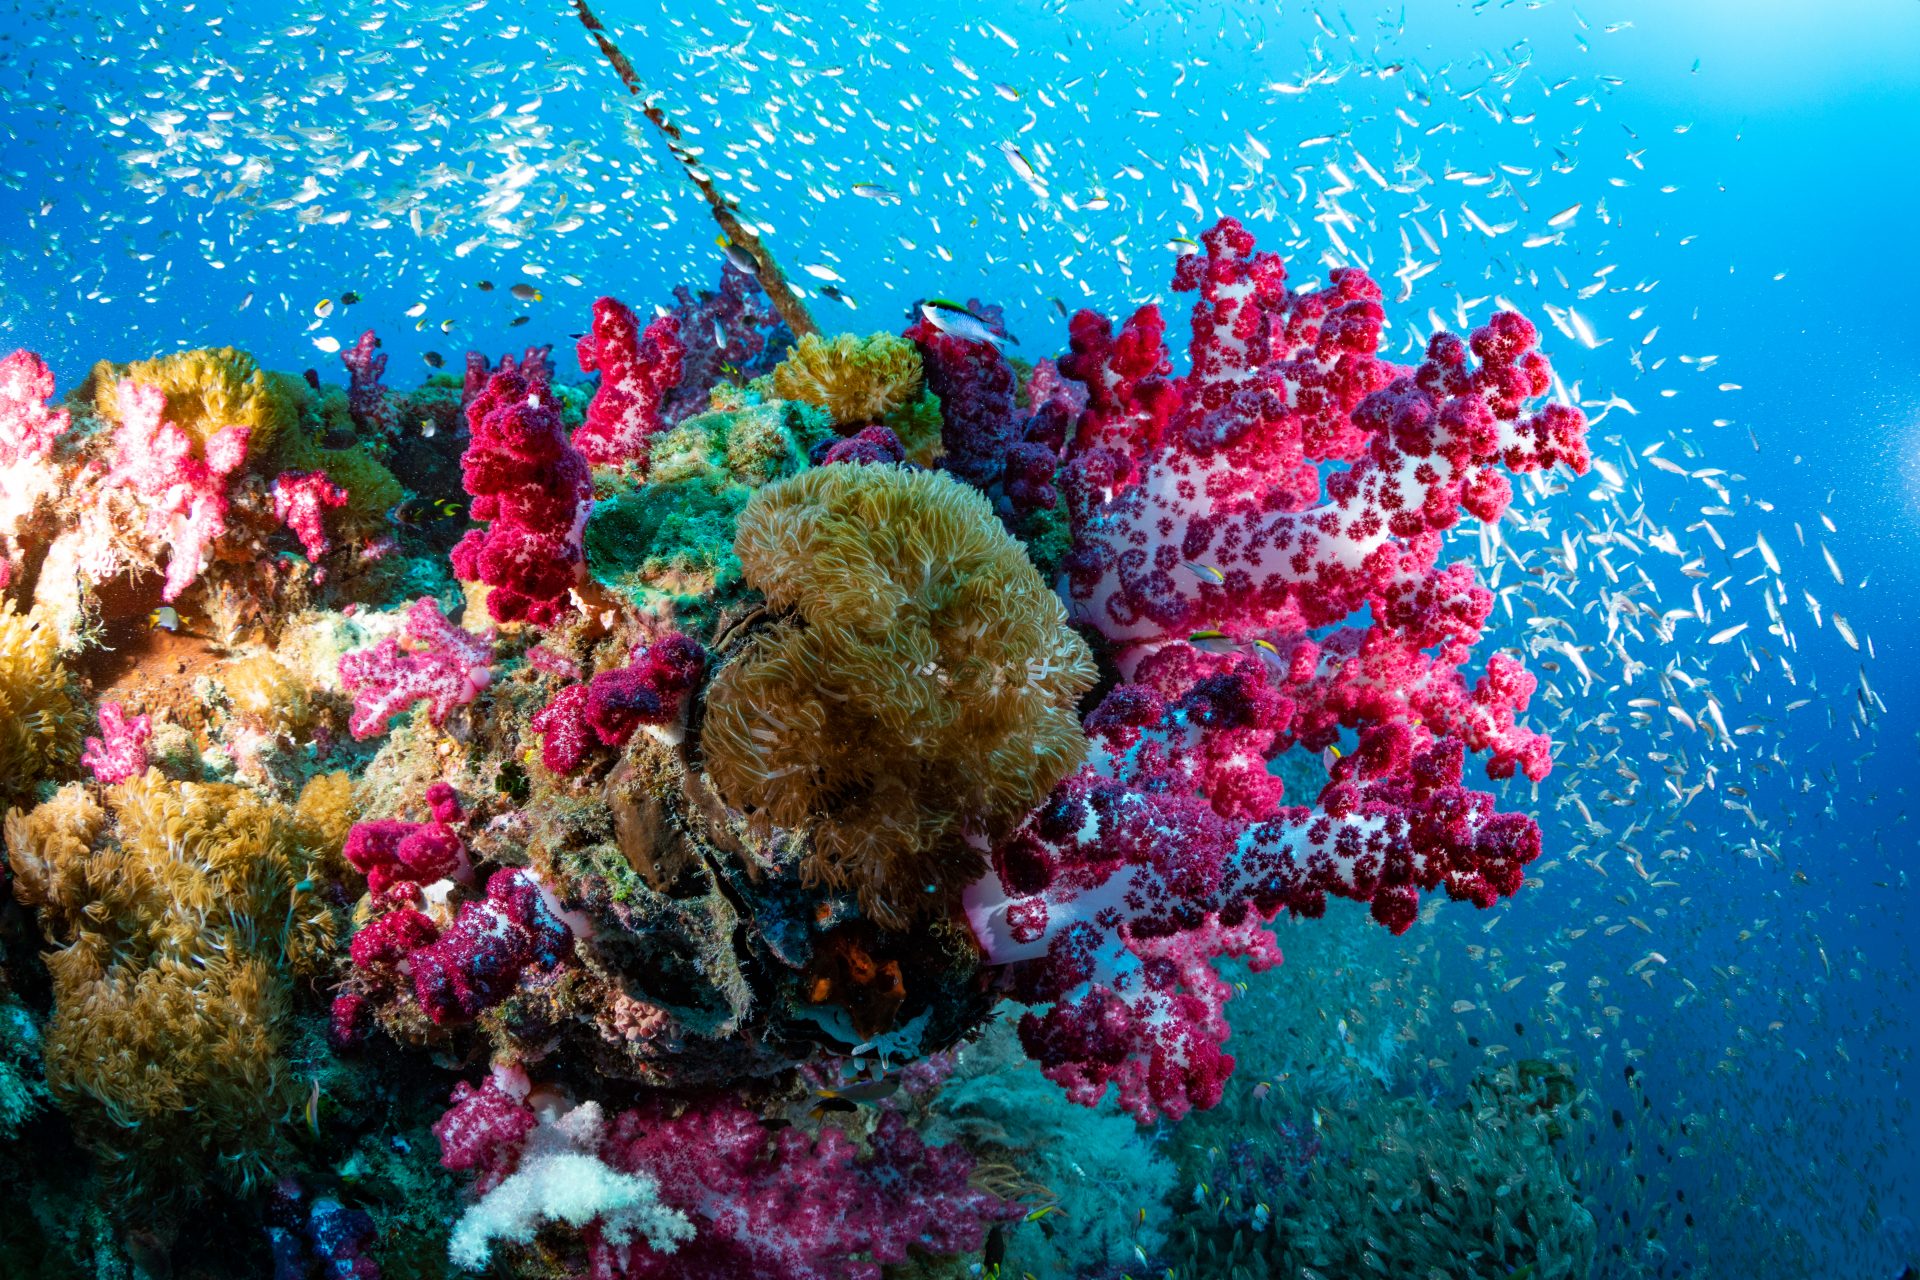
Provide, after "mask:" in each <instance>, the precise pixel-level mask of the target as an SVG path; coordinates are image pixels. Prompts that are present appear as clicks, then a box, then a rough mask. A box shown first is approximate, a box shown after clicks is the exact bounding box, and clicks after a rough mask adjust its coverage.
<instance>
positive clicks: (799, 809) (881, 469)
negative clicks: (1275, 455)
mask: <svg viewBox="0 0 1920 1280" xmlns="http://www.w3.org/2000/svg"><path fill="white" fill-rule="evenodd" d="M735 550H736V552H737V553H738V555H739V557H740V562H741V564H742V566H743V568H744V571H745V574H746V577H747V580H748V581H749V582H750V583H751V584H752V585H754V586H755V587H757V588H758V589H759V590H760V591H762V592H763V593H764V594H765V595H766V598H767V604H768V607H769V608H770V609H772V610H774V611H776V615H777V616H779V617H780V619H781V620H780V621H779V622H778V623H777V624H776V625H775V626H773V627H772V628H771V629H769V630H766V631H764V632H762V633H760V634H759V635H757V636H755V637H754V638H753V639H751V640H750V641H749V642H748V645H747V648H746V649H745V651H744V652H742V653H741V654H740V655H739V656H738V657H737V658H735V659H734V660H733V661H732V662H730V663H729V664H728V665H727V666H725V667H724V668H723V669H722V670H721V671H720V673H719V675H718V676H717V677H716V678H715V680H714V683H713V685H712V686H711V688H710V691H709V694H708V699H707V712H706V719H705V723H704V726H703V729H702V734H703V738H702V741H703V746H704V750H705V752H706V758H707V767H708V770H709V771H710V773H711V774H712V776H713V779H714V782H715V783H716V785H717V786H718V787H719V788H720V791H721V794H722V795H724V796H725V797H726V798H727V800H728V801H729V803H731V804H733V805H734V806H735V807H736V808H739V809H743V810H747V811H749V812H753V813H755V814H756V816H758V817H759V818H760V819H761V820H763V821H771V822H773V823H775V824H777V825H779V826H781V827H785V828H789V829H794V830H805V831H807V832H809V833H810V834H811V836H812V850H811V853H810V855H809V857H808V862H807V869H808V871H809V873H810V874H811V875H812V876H813V877H815V878H817V879H819V880H822V881H824V882H826V883H827V884H829V885H833V886H836V887H844V888H851V889H854V890H856V891H857V893H858V894H859V897H860V902H861V906H862V908H863V909H864V910H865V911H866V912H867V913H868V914H869V915H871V916H873V917H874V919H876V920H878V921H880V922H882V923H883V924H885V923H901V922H904V921H906V920H909V919H912V918H913V917H915V916H918V915H921V914H924V913H925V912H926V911H928V910H931V909H933V908H935V907H937V906H938V905H939V904H940V903H941V902H943V901H944V900H945V898H946V897H947V895H949V894H950V892H951V891H953V890H957V889H958V888H959V887H960V886H962V885H964V884H966V883H967V882H968V881H969V880H971V879H973V878H974V877H976V876H977V875H978V873H979V871H980V868H981V867H982V866H983V865H984V864H983V862H982V859H981V856H980V854H979V852H978V851H977V850H976V849H975V848H974V847H973V846H972V845H970V844H969V843H968V837H969V836H973V835H976V834H979V835H988V834H992V833H994V832H997V831H1001V830H1004V829H1005V828H1006V827H1008V826H1010V825H1011V824H1012V823H1013V822H1017V821H1018V819H1019V817H1020V815H1021V814H1022V813H1024V812H1025V810H1026V809H1027V808H1028V807H1029V806H1031V805H1032V804H1033V803H1034V802H1035V801H1036V800H1038V799H1039V798H1040V797H1041V796H1042V795H1044V794H1045V793H1046V790H1047V788H1049V787H1050V786H1052V784H1053V783H1054V782H1056V781H1058V780H1059V779H1060V778H1061V777H1062V776H1064V775H1065V774H1066V772H1067V771H1068V770H1070V769H1072V768H1073V767H1074V766H1075V765H1076V764H1078V763H1079V760H1080V757H1081V754H1082V752H1083V750H1084V746H1085V743H1084V739H1083V738H1082V737H1081V733H1080V726H1079V722H1078V719H1077V717H1076V713H1075V704H1076V703H1077V701H1078V699H1079V697H1080V695H1081V694H1083V693H1085V692H1086V691H1087V689H1088V688H1090V687H1091V686H1092V684H1093V680H1094V668H1093V661H1092V657H1091V655H1090V654H1089V653H1088V651H1087V647H1086V645H1085V644H1084V643H1083V642H1082V641H1081V640H1080V638H1079V637H1078V636H1076V635H1074V634H1073V632H1072V631H1070V630H1069V629H1068V628H1067V625H1066V610H1065V609H1064V607H1063V606H1062V605H1061V603H1060V601H1059V599H1058V597H1056V596H1055V595H1054V594H1053V593H1052V592H1050V591H1048V590H1047V588H1046V586H1045V584H1043V583H1042V582H1041V581H1040V576H1039V574H1038V573H1036V572H1035V570H1034V568H1033V566H1032V565H1031V564H1030V563H1029V562H1028V561H1027V559H1026V556H1025V555H1024V554H1023V553H1022V552H1021V550H1020V546H1019V544H1018V543H1016V542H1014V541H1013V539H1012V538H1010V537H1009V536H1007V534H1006V532H1005V531H1004V530H1003V529H1002V528H1001V526H1000V522H999V521H998V520H997V519H995V518H994V515H993V510H992V508H991V507H990V506H989V505H988V503H987V501H986V499H984V498H982V497H981V496H980V495H979V494H978V493H977V492H975V491H974V490H972V489H969V488H967V487H966V486H964V485H962V484H960V483H958V482H957V481H955V480H953V479H952V478H951V477H948V476H944V475H940V474H937V473H933V472H914V471H908V470H905V469H903V468H900V467H895V466H832V467H820V468H816V469H815V470H812V471H808V472H805V473H803V474H801V475H799V476H796V477H794V478H793V479H791V480H784V481H781V482H779V483H777V484H773V485H769V486H767V487H766V488H765V489H762V490H761V491H760V492H759V493H758V494H756V495H755V496H754V499H753V501H752V502H751V503H749V504H748V506H747V509H746V511H745V512H744V513H743V514H742V516H741V518H740V529H739V536H738V538H737V539H736V542H735Z"/></svg>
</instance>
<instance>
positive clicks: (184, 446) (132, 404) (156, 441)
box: [107, 380, 250, 601]
mask: <svg viewBox="0 0 1920 1280" xmlns="http://www.w3.org/2000/svg"><path fill="white" fill-rule="evenodd" d="M166 407H167V397H166V394H165V393H164V392H162V391H161V390H160V389H159V388H158V387H154V386H149V385H147V384H145V383H137V382H133V381H131V380H126V381H122V382H121V383H120V386H119V408H120V426H119V428H118V429H116V430H115V431H114V433H113V444H114V457H113V470H112V472H111V473H110V474H109V475H108V476H107V484H108V485H109V486H112V485H116V484H124V485H126V486H128V487H129V488H131V489H132V490H133V492H134V493H136V494H138V495H139V496H140V498H141V499H142V501H143V502H144V504H145V506H146V512H147V534H148V536H149V537H153V538H157V539H159V540H161V541H162V542H164V543H165V544H166V546H167V547H168V558H167V571H166V582H165V584H164V585H163V586H162V588H161V591H160V598H161V599H163V600H167V601H173V600H177V599H179V598H180V593H181V592H183V591H185V590H186V589H187V588H188V587H190V586H192V585H193V583H194V580H195V579H197V578H198V577H199V576H200V571H201V570H202V569H204V568H205V567H206V562H207V555H208V553H209V551H210V550H211V549H212V547H213V544H214V543H215V542H217V541H219V539H220V536H221V535H222V534H224V533H225V532H226V531H227V483H228V477H229V476H231V475H232V474H233V473H234V472H236V471H238V470H239V469H240V466H241V464H242V463H243V462H245V461H246V457H247V438H248V435H249V434H250V433H249V429H248V428H246V427H240V426H234V427H223V428H221V429H220V430H219V431H217V432H215V433H214V434H213V435H212V436H211V437H209V438H208V439H207V442H206V445H205V447H204V448H203V449H202V451H201V456H199V457H195V456H194V450H193V439H192V437H190V436H188V435H187V433H186V432H184V431H182V430H181V429H180V428H178V427H176V426H174V425H173V424H172V423H169V422H166V421H164V420H163V418H162V415H163V414H164V413H165V412H166Z"/></svg>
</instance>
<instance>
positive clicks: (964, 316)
mask: <svg viewBox="0 0 1920 1280" xmlns="http://www.w3.org/2000/svg"><path fill="white" fill-rule="evenodd" d="M920 314H921V315H923V316H925V317H926V320H927V323H928V324H930V325H932V326H933V327H934V328H936V329H938V330H939V331H940V332H942V333H944V334H946V335H948V336H949V337H954V338H958V339H960V340H961V341H962V342H983V343H985V344H987V345H988V346H990V347H1002V346H1004V345H1006V343H1007V342H1008V341H1009V340H1010V335H1008V334H1003V333H1000V332H999V331H998V330H996V329H994V328H993V326H992V325H989V324H988V323H987V322H986V321H985V320H982V319H981V318H980V317H979V316H977V315H975V314H974V313H973V312H972V311H970V310H968V309H967V308H966V307H963V306H961V305H960V304H959V303H957V302H949V301H948V300H947V299H945V298H930V299H928V300H927V301H925V302H923V303H921V304H920Z"/></svg>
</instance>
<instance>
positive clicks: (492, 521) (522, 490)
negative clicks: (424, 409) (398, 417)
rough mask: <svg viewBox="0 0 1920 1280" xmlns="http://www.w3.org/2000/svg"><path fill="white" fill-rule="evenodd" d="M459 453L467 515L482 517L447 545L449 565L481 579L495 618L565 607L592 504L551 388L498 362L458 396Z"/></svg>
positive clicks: (548, 613) (550, 616)
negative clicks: (463, 440)
mask: <svg viewBox="0 0 1920 1280" xmlns="http://www.w3.org/2000/svg"><path fill="white" fill-rule="evenodd" d="M467 425H468V427H469V429H470V432H471V435H470V438H469V442H468V444H467V451H466V453H465V454H463V455H462V456H461V459H460V469H461V478H462V482H463V483H464V485H465V486H466V490H467V493H468V494H469V495H470V496H471V497H472V498H473V506H472V515H473V518H474V519H475V520H483V521H486V522H487V526H486V528H484V529H470V530H468V531H467V533H466V534H465V536H463V537H462V538H461V539H460V541H459V543H458V544H456V545H455V547H454V548H453V555H452V559H453V571H454V573H455V574H457V575H458V576H459V577H460V578H461V580H462V581H466V582H482V583H485V584H486V585H487V587H488V588H489V589H488V591H487V612H488V613H490V614H491V615H492V616H493V619H494V621H496V622H531V623H534V624H535V625H538V626H549V625H552V624H553V623H554V622H557V621H558V620H559V619H560V618H561V617H563V616H565V615H566V614H567V613H568V612H569V611H570V610H571V609H572V603H571V592H572V590H573V587H574V586H575V585H576V584H577V583H578V582H579V581H580V577H581V574H582V572H583V571H584V568H585V564H586V557H585V555H584V553H583V552H582V551H581V546H580V536H581V531H582V530H583V529H584V528H585V527H586V519H587V513H588V511H589V510H590V509H591V508H592V505H593V484H592V481H591V479H590V477H589V473H588V467H587V460H586V458H585V457H583V456H582V455H581V453H580V451H579V450H578V449H576V448H574V446H573V444H572V443H571V442H570V441H569V440H568V439H567V433H566V428H565V425H564V424H563V423H562V421H561V417H560V407H559V404H558V402H557V401H556V400H555V399H554V396H553V392H552V389H551V388H550V387H549V386H548V385H547V383H546V382H545V381H544V380H543V379H541V378H538V377H530V376H528V374H527V373H526V371H525V369H524V368H521V369H515V370H503V371H501V372H498V373H495V374H494V375H493V376H492V377H491V378H489V379H488V380H487V388H486V390H485V391H483V392H482V393H481V394H480V395H478V396H476V397H475V398H474V400H473V402H472V403H471V404H469V405H468V406H467Z"/></svg>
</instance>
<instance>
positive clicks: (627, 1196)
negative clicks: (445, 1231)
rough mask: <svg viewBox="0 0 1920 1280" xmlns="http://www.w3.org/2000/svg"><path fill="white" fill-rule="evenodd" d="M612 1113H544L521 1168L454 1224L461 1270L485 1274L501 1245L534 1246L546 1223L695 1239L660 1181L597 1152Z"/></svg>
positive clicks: (671, 1242) (625, 1237)
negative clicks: (663, 1196)
mask: <svg viewBox="0 0 1920 1280" xmlns="http://www.w3.org/2000/svg"><path fill="white" fill-rule="evenodd" d="M605 1125H606V1116H605V1115H604V1113H602V1111H601V1110H600V1104H599V1103H597V1102H584V1103H581V1104H580V1105H579V1106H577V1107H574V1108H572V1109H571V1110H568V1111H565V1112H560V1111H559V1109H558V1107H557V1106H555V1107H551V1108H543V1109H542V1110H541V1117H540V1125H539V1127H538V1128H536V1129H535V1130H534V1131H533V1132H532V1133H531V1134H529V1135H528V1137H527V1143H526V1146H525V1148H523V1149H522V1151H521V1153H520V1162H519V1167H518V1168H517V1169H515V1171H514V1172H513V1173H512V1174H511V1175H509V1176H508V1177H507V1179H506V1180H505V1181H503V1182H502V1183H500V1185H499V1186H497V1187H495V1188H494V1189H493V1190H491V1191H489V1192H488V1193H487V1194H486V1195H485V1196H483V1197H482V1198H481V1199H480V1201H479V1202H478V1203H476V1204H475V1205H474V1206H473V1207H472V1208H470V1209H468V1210H467V1211H466V1213H465V1214H464V1215H462V1216H461V1218H460V1221H459V1222H457V1223H456V1224H454V1228H453V1236H452V1238H451V1239H450V1240H449V1241H448V1242H447V1256H448V1257H449V1258H451V1259H452V1261H453V1264H454V1265H455V1266H457V1267H462V1268H465V1269H466V1270H469V1271H478V1270H480V1269H481V1268H483V1267H485V1266H486V1265H487V1263H488V1261H489V1260H490V1259H491V1257H492V1256H493V1246H494V1244H495V1243H496V1242H501V1241H504V1242H507V1243H510V1244H527V1243H529V1242H531V1241H532V1240H533V1237H534V1234H535V1233H536V1232H537V1231H539V1229H540V1227H541V1225H542V1224H544V1223H548V1222H564V1223H567V1224H569V1225H570V1226H575V1227H585V1226H587V1225H588V1224H590V1223H591V1224H595V1225H597V1226H598V1227H599V1230H600V1235H601V1237H602V1238H603V1239H605V1240H606V1241H607V1242H608V1243H609V1244H613V1245H624V1244H627V1243H629V1242H631V1241H632V1240H633V1238H634V1237H635V1235H640V1236H644V1237H645V1238H646V1242H647V1244H648V1245H650V1246H651V1247H652V1248H654V1249H656V1250H658V1251H659V1252H661V1253H672V1252H673V1251H674V1250H675V1249H677V1248H679V1247H680V1243H681V1242H682V1241H684V1240H690V1239H692V1238H693V1224H692V1223H691V1222H689V1221H688V1220H687V1218H686V1215H685V1214H682V1213H681V1212H680V1211H679V1210H677V1209H674V1208H671V1207H670V1206H668V1205H664V1204H662V1203H660V1199H659V1191H660V1186H659V1184H658V1183H656V1182H655V1181H654V1180H653V1179H652V1178H650V1177H647V1176H646V1175H645V1174H638V1173H621V1172H620V1171H619V1170H617V1169H614V1168H611V1167H610V1166H608V1165H606V1164H604V1163H603V1162H602V1161H601V1160H600V1157H599V1156H598V1154H596V1153H597V1152H598V1150H599V1147H600V1138H601V1134H602V1131H603V1129H604V1128H605Z"/></svg>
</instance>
